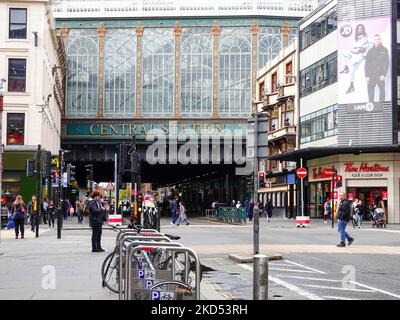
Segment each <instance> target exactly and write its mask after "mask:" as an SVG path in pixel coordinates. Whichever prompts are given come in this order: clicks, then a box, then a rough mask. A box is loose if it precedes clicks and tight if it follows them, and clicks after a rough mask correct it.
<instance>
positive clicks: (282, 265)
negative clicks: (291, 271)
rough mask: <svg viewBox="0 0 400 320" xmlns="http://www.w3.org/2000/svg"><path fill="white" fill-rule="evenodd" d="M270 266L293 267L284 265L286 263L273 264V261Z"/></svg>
mask: <svg viewBox="0 0 400 320" xmlns="http://www.w3.org/2000/svg"><path fill="white" fill-rule="evenodd" d="M268 265H269V266H272V267H291V265H289V264H284V263H273V262H272V261H271V262H268Z"/></svg>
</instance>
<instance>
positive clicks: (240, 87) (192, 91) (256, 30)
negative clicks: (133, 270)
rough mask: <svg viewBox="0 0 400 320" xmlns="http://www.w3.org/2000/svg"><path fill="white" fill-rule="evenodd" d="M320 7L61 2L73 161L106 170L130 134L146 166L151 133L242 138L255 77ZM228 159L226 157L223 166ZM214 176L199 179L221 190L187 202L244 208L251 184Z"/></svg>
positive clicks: (261, 1)
mask: <svg viewBox="0 0 400 320" xmlns="http://www.w3.org/2000/svg"><path fill="white" fill-rule="evenodd" d="M317 3H318V1H297V0H296V1H267V0H249V1H225V0H224V1H219V2H215V1H209V0H203V1H200V2H196V4H194V3H193V4H188V3H183V2H181V1H175V0H174V1H173V0H171V1H152V0H151V1H150V0H142V1H136V2H132V1H58V2H56V3H55V5H54V7H53V12H54V16H55V18H56V25H57V29H58V30H59V32H60V34H61V36H62V37H63V39H64V41H65V44H66V47H67V54H68V81H67V94H66V109H65V115H64V118H63V122H62V123H63V125H62V144H63V145H64V146H65V147H66V148H68V149H70V150H72V152H71V154H69V155H67V156H68V157H69V158H68V160H70V161H74V162H76V163H77V165H78V167H79V166H81V164H83V163H85V162H92V161H96V162H97V164H98V165H99V166H100V165H101V163H103V164H104V163H106V162H107V161H112V160H113V159H114V153H115V152H116V151H117V150H118V148H119V145H120V144H121V143H122V142H124V141H128V142H129V141H130V140H131V138H132V136H133V135H134V136H135V137H136V139H137V140H136V141H137V143H138V149H139V152H140V153H141V156H142V159H145V156H146V150H147V145H148V143H146V136H147V135H148V132H149V131H151V130H153V129H159V130H161V131H162V133H163V134H164V135H166V136H168V139H171V137H170V136H171V134H173V135H177V136H178V137H180V136H184V135H186V134H187V132H188V130H193V131H194V132H195V133H196V134H199V132H204V131H206V132H208V133H209V135H212V136H218V135H222V134H224V133H225V132H227V131H230V130H239V131H241V132H242V133H241V135H240V138H241V139H243V140H244V139H245V137H246V129H247V119H248V117H249V116H250V113H251V99H252V98H255V97H256V78H257V77H256V73H257V70H258V69H259V68H260V67H261V66H264V65H265V64H266V62H267V61H269V60H271V59H273V58H274V57H275V56H277V54H278V52H279V50H281V48H283V47H284V46H286V45H288V44H290V43H291V42H293V41H294V39H295V37H296V35H297V28H296V26H297V22H298V21H299V19H300V18H302V17H304V16H305V15H306V14H308V13H309V12H311V11H312V10H313V9H314V8H315V7H316V6H317ZM200 135H201V134H200ZM209 141H210V142H209V144H210V145H211V139H210V140H209ZM100 144H101V146H100ZM224 160H225V158H224V155H222V157H221V161H220V162H219V163H221V164H222V163H223V162H224ZM217 162H218V161H217ZM217 162H213V164H216V163H217ZM209 163H211V161H209ZM97 164H96V163H95V167H96V165H97ZM197 164H199V165H200V163H197ZM203 164H204V163H201V165H203ZM164 168H166V167H164ZM215 168H216V167H215ZM215 168H214V167H213V168H211V169H210V170H208V172H201V173H199V174H197V175H195V177H196V178H198V179H200V180H201V177H203V176H204V177H206V176H207V179H210V178H211V177H210V176H209V173H211V172H217V174H216V175H215V176H213V177H212V179H214V178H215V183H214V182H213V183H211V184H210V183H206V182H205V181H199V183H198V186H188V188H189V189H190V190H188V194H191V195H192V196H191V197H193V198H195V199H196V200H195V201H196V202H199V203H204V202H210V201H212V199H211V195H214V196H213V197H216V194H218V192H219V190H221V189H222V192H221V194H220V196H221V197H222V198H219V199H214V200H219V201H220V202H221V201H231V200H232V199H235V200H238V199H240V200H243V199H241V198H242V197H243V192H242V189H244V188H245V187H244V184H245V182H244V181H242V179H241V178H240V177H238V176H236V175H235V173H234V167H233V166H232V167H231V168H230V169H229V170H226V172H225V171H224V170H215ZM144 169H146V168H144ZM156 169H157V168H155V167H154V166H153V167H151V168H148V167H147V170H143V171H144V172H145V173H146V172H155V170H156ZM175 169H176V167H175ZM78 170H79V169H78ZM182 170H185V168H183V167H182ZM102 171H103V172H106V171H107V170H102ZM177 171H178V174H179V171H180V170H177ZM192 171H193V170H192ZM171 172H172V171H169V173H170V174H171ZM218 172H220V173H222V172H223V173H222V176H221V174H220V173H218ZM162 174H164V172H160V173H159V175H162ZM195 177H193V178H195ZM156 178H157V177H154V176H153V177H151V179H156ZM99 179H104V178H103V177H99ZM149 179H150V178H149ZM182 179H183V178H182ZM182 179H181V180H182ZM177 180H179V179H178V178H177ZM183 180H184V179H183ZM213 181H214V180H213ZM149 182H153V181H149ZM242 186H243V188H242ZM192 187H193V188H192ZM225 189H229V190H228V191H227V192H226V190H225ZM210 203H211V202H210Z"/></svg>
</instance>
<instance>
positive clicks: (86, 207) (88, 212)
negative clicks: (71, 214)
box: [83, 201, 90, 216]
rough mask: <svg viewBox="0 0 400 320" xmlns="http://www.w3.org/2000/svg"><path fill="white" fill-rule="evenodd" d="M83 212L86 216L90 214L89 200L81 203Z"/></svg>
mask: <svg viewBox="0 0 400 320" xmlns="http://www.w3.org/2000/svg"><path fill="white" fill-rule="evenodd" d="M83 214H85V215H87V216H88V215H89V214H90V211H89V201H85V203H84V204H83Z"/></svg>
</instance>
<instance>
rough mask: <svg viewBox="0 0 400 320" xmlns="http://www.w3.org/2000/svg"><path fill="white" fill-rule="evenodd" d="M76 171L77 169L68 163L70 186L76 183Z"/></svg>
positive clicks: (68, 181)
mask: <svg viewBox="0 0 400 320" xmlns="http://www.w3.org/2000/svg"><path fill="white" fill-rule="evenodd" d="M75 169H76V167H75V166H73V165H72V164H70V163H68V165H67V184H68V185H70V184H71V182H72V181H76V179H75Z"/></svg>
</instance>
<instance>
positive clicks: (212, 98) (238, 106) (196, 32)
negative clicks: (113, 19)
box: [65, 21, 296, 119]
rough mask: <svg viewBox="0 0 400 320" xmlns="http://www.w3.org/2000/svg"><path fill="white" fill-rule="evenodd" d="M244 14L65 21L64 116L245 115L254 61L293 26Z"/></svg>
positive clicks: (270, 53)
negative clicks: (223, 19)
mask: <svg viewBox="0 0 400 320" xmlns="http://www.w3.org/2000/svg"><path fill="white" fill-rule="evenodd" d="M248 22H249V23H248V26H221V27H218V28H217V29H215V25H211V24H212V23H211V22H210V25H208V26H207V25H204V23H203V25H198V26H196V25H193V26H182V27H176V25H173V26H170V27H154V26H153V27H146V26H144V27H141V28H138V27H135V26H132V27H122V26H121V27H119V26H118V25H116V24H114V25H112V26H104V25H102V27H101V28H103V29H104V31H101V32H100V31H99V26H96V27H90V26H89V27H88V26H85V27H84V28H82V27H69V28H68V36H67V54H68V77H67V103H66V114H65V115H66V118H71V119H74V118H75V119H76V118H91V117H96V116H97V117H99V116H100V117H102V118H110V119H113V118H114V119H123V118H125V119H133V118H135V117H137V116H139V117H143V118H176V117H178V118H203V119H207V118H215V117H217V118H218V117H221V118H246V117H248V116H249V115H250V112H251V98H252V97H253V96H254V94H255V92H254V91H255V85H254V84H255V79H253V77H254V72H253V71H254V70H253V69H254V68H256V69H259V68H261V67H262V66H264V65H265V64H266V62H267V61H269V60H270V59H273V58H274V57H275V56H276V55H277V54H278V52H279V50H280V49H281V48H282V47H283V46H284V44H289V42H290V41H292V40H293V39H294V35H295V34H296V29H295V28H289V33H288V34H286V35H284V34H283V32H282V27H279V26H276V27H274V26H268V27H267V26H262V25H261V26H259V27H258V26H257V27H256V28H255V29H254V24H253V22H252V21H248ZM138 29H140V30H139V31H138ZM254 30H256V32H254Z"/></svg>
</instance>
